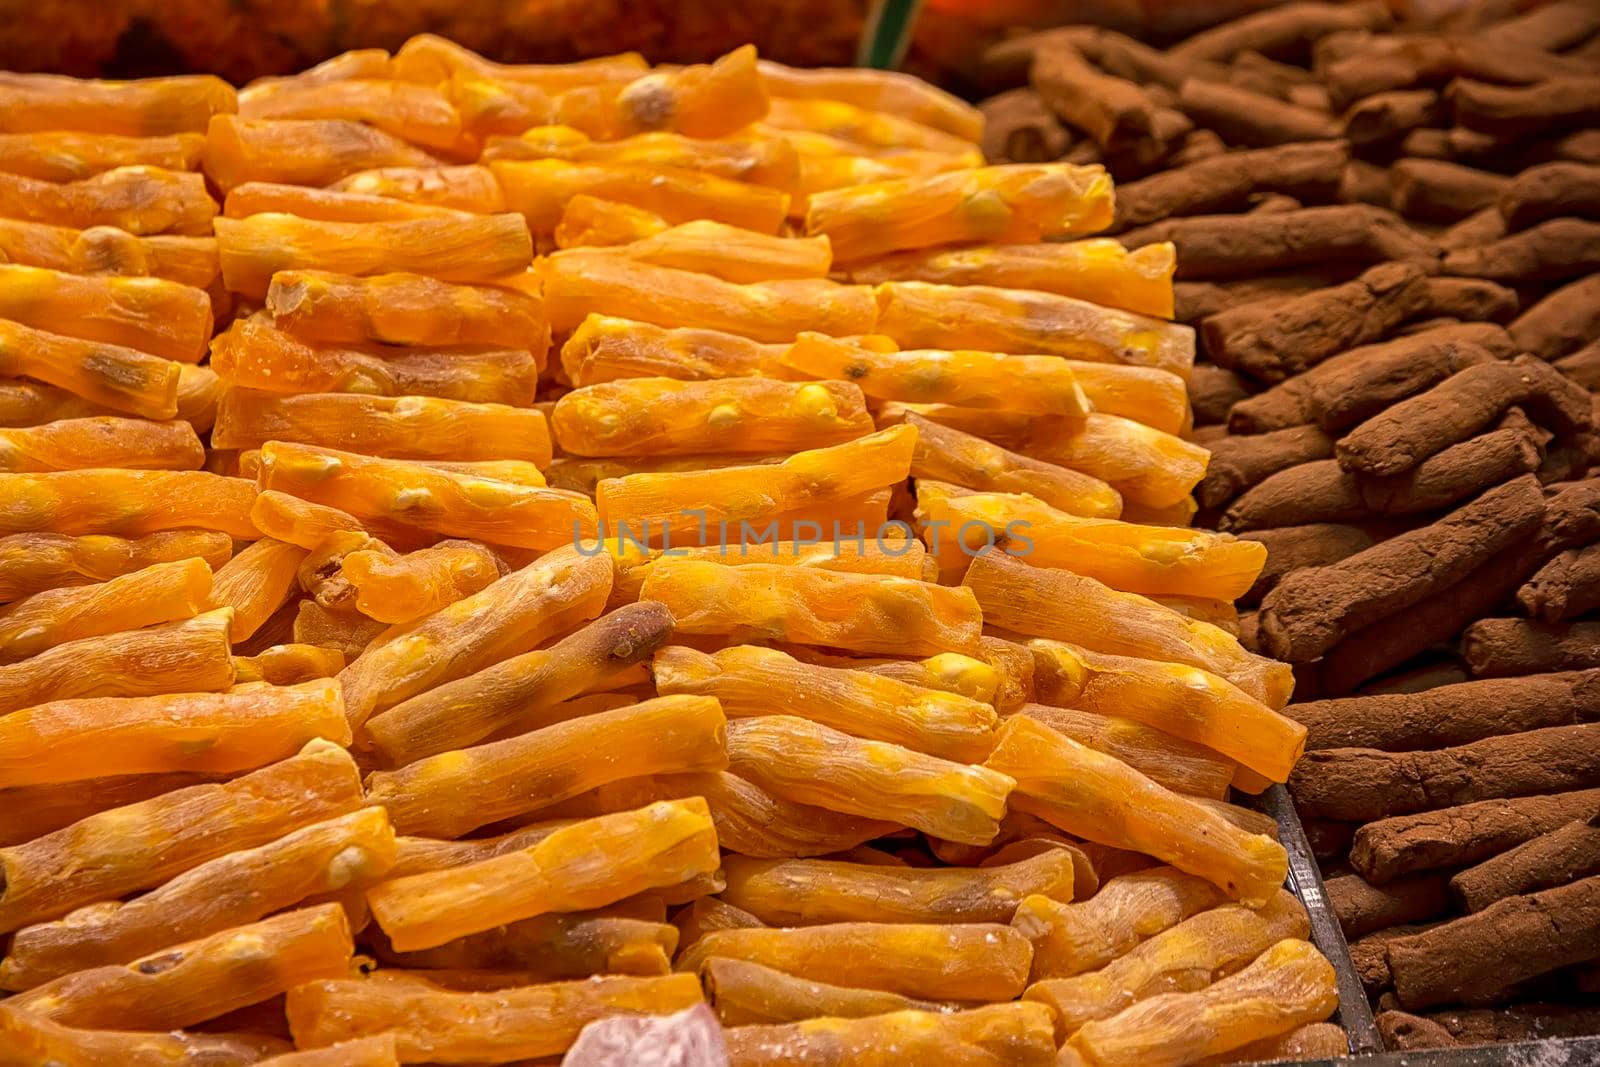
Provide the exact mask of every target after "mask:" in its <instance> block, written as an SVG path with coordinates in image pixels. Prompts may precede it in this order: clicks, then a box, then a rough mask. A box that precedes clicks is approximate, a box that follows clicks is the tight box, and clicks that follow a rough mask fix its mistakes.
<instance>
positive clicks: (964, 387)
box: [783, 333, 1090, 416]
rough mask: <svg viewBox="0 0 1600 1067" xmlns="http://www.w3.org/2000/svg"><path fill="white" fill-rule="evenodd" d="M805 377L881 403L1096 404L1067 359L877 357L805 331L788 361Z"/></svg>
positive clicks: (1032, 408)
mask: <svg viewBox="0 0 1600 1067" xmlns="http://www.w3.org/2000/svg"><path fill="white" fill-rule="evenodd" d="M783 364H784V366H785V367H788V368H789V369H790V370H792V371H794V372H796V374H797V375H804V376H809V377H812V378H822V379H835V380H838V381H843V382H850V383H852V384H854V385H856V386H859V387H860V389H861V391H862V392H864V393H866V394H867V395H868V396H871V397H873V398H875V399H878V400H900V401H906V402H910V403H932V404H957V405H961V406H964V407H970V408H988V409H1000V410H1012V411H1027V412H1032V413H1036V414H1052V415H1079V416H1081V415H1086V414H1088V413H1089V411H1090V406H1089V401H1088V398H1087V397H1085V396H1084V392H1083V389H1082V388H1081V387H1080V386H1079V385H1078V382H1077V380H1076V378H1075V376H1074V375H1073V371H1072V368H1071V367H1070V366H1068V365H1067V361H1066V360H1063V359H1058V358H1056V357H1055V356H1006V355H999V354H996V353H993V352H974V351H957V352H946V351H941V350H937V349H923V350H920V351H906V352H902V351H895V352H883V351H875V350H873V349H871V348H868V347H865V346H861V345H856V344H852V343H850V342H848V341H839V340H835V339H834V338H831V337H827V336H825V335H823V334H815V333H803V334H801V335H800V337H799V339H798V340H796V341H795V343H794V344H793V345H791V346H789V350H788V351H787V352H786V353H785V354H784V356H783Z"/></svg>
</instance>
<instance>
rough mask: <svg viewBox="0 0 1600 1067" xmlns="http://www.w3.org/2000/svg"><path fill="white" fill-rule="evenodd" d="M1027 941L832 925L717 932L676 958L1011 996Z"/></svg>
mask: <svg viewBox="0 0 1600 1067" xmlns="http://www.w3.org/2000/svg"><path fill="white" fill-rule="evenodd" d="M1031 956H1032V949H1031V948H1030V947H1029V945H1028V942H1027V939H1026V938H1024V937H1023V936H1022V935H1021V934H1018V933H1017V932H1016V931H1014V930H1012V929H1011V928H1010V927H1008V926H1001V925H998V924H995V923H950V924H941V923H876V922H874V923H865V922H858V923H831V924H828V925H824V926H799V927H792V928H788V929H767V928H757V929H741V930H713V931H711V932H710V933H708V934H706V935H705V936H704V937H702V938H700V940H698V941H696V942H695V943H694V944H693V945H689V946H688V947H687V948H685V949H684V951H683V952H681V953H680V954H679V955H678V959H677V962H676V963H675V964H674V969H675V970H678V971H688V972H690V973H695V972H698V971H699V970H700V969H701V967H702V966H703V965H704V964H705V962H706V961H707V960H709V959H712V958H726V959H735V960H748V961H749V962H751V963H759V964H762V965H763V966H766V967H771V968H773V969H774V970H779V971H783V972H784V973H785V974H790V975H794V976H795V977H797V978H817V979H821V980H823V981H827V980H828V979H830V978H836V977H838V976H839V975H840V974H841V973H847V974H849V975H850V980H851V981H852V982H854V983H855V984H856V985H857V986H858V987H860V988H862V989H880V990H884V991H886V992H890V993H899V994H901V995H902V996H908V997H921V998H925V999H928V1000H978V1001H995V1000H1009V999H1011V998H1013V997H1015V996H1016V995H1017V994H1018V993H1020V992H1021V991H1022V988H1023V986H1024V985H1025V984H1026V983H1027V977H1028V961H1029V959H1030V957H1031Z"/></svg>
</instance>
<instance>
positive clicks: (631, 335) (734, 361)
mask: <svg viewBox="0 0 1600 1067" xmlns="http://www.w3.org/2000/svg"><path fill="white" fill-rule="evenodd" d="M787 347H788V346H787V345H782V344H761V343H760V342H757V341H752V340H750V339H749V338H747V337H740V336H738V335H737V334H731V333H722V332H720V331H718V330H700V329H693V328H682V327H680V328H671V327H663V326H654V325H651V324H650V323H645V322H635V321H633V320H631V319H621V318H614V317H612V316H609V315H590V316H588V317H587V318H585V319H584V320H583V322H582V323H581V324H580V325H579V326H578V328H577V329H576V330H574V331H573V332H572V336H571V337H569V338H567V341H566V343H565V344H563V345H562V346H561V367H562V369H563V370H565V371H566V373H567V377H568V378H569V379H571V380H572V384H573V385H575V386H585V385H597V384H599V383H601V382H609V381H616V380H618V379H622V378H676V379H678V380H679V381H705V380H708V379H713V378H737V377H742V376H746V375H754V376H759V377H763V378H788V377H792V374H791V373H790V372H788V371H787V370H786V369H785V368H784V367H783V365H782V363H781V362H780V357H781V356H782V355H783V353H784V351H785V350H786V348H787Z"/></svg>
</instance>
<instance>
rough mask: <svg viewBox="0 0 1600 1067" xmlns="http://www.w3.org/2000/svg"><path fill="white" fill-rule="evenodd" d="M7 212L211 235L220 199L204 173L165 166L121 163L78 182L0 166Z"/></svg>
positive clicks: (139, 230)
mask: <svg viewBox="0 0 1600 1067" xmlns="http://www.w3.org/2000/svg"><path fill="white" fill-rule="evenodd" d="M0 211H4V212H5V215H6V217H7V218H13V219H25V220H27V221H30V222H43V223H48V224H49V225H52V226H69V227H73V228H77V229H83V228H87V227H90V226H115V227H118V228H119V229H123V230H126V231H128V232H129V233H132V234H156V233H179V234H191V235H200V236H209V235H210V233H211V220H212V219H213V218H214V217H215V216H216V214H217V205H216V202H215V201H213V200H212V199H211V197H209V196H207V195H206V182H205V178H204V177H203V176H202V175H199V174H191V173H186V172H182V171H172V170H164V169H162V168H160V167H118V168H116V169H115V170H108V171H106V172H104V173H103V174H97V175H95V176H94V177H92V178H84V179H82V180H80V181H75V182H48V181H41V180H39V179H37V178H25V177H22V176H20V175H16V174H6V173H4V172H0Z"/></svg>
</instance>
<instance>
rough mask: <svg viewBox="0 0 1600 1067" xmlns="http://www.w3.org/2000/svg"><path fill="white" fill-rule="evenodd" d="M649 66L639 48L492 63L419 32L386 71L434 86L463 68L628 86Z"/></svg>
mask: <svg viewBox="0 0 1600 1067" xmlns="http://www.w3.org/2000/svg"><path fill="white" fill-rule="evenodd" d="M649 70H650V64H648V63H646V62H645V59H644V57H643V56H641V55H640V54H639V53H637V52H623V53H620V54H618V55H614V56H595V57H593V58H590V59H584V60H580V61H578V62H576V63H516V64H507V63H496V62H494V61H493V60H490V59H485V58H484V57H483V56H481V55H479V54H478V53H476V52H474V51H472V50H471V49H470V48H466V47H465V46H463V45H459V44H457V43H456V42H454V41H452V40H449V39H448V38H445V37H439V36H436V35H434V34H431V33H419V34H417V35H416V36H414V37H411V38H408V39H407V40H406V42H405V43H404V44H403V45H401V46H400V48H399V50H398V51H397V52H395V55H394V60H393V63H392V68H391V70H390V75H391V76H393V77H395V78H400V79H402V80H404V81H412V82H420V83H422V84H424V85H433V84H436V83H438V82H441V81H445V80H447V79H448V78H449V77H450V75H451V74H453V73H455V72H457V71H462V72H465V73H469V74H477V75H482V76H485V77H491V78H505V79H507V80H509V81H520V82H526V83H528V84H530V85H538V86H542V87H544V88H546V89H550V90H552V91H557V90H561V89H571V88H576V87H579V86H584V85H613V84H616V85H626V84H627V83H628V82H631V81H633V80H634V79H635V78H638V77H640V76H641V75H643V74H647V73H649Z"/></svg>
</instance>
